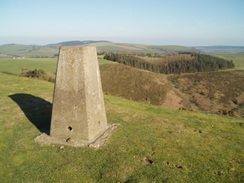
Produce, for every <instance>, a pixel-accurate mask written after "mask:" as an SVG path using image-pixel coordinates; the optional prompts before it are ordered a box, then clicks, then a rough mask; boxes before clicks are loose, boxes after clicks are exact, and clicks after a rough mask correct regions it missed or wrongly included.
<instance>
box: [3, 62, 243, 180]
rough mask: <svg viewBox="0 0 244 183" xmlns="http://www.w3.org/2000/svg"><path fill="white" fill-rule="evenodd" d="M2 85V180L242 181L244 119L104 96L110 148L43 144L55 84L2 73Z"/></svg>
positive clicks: (48, 122) (108, 145)
mask: <svg viewBox="0 0 244 183" xmlns="http://www.w3.org/2000/svg"><path fill="white" fill-rule="evenodd" d="M109 65H112V64H109ZM114 65H115V64H114ZM116 65H117V64H116ZM158 82H164V78H162V80H160V81H158ZM0 87H1V92H0V101H1V102H0V129H1V130H0V139H1V140H0V147H1V148H0V149H1V156H0V165H1V166H0V182H2V183H8V182H46V183H49V182H50V183H51V182H169V183H170V182H172V183H173V182H182V183H183V182H189V183H195V182H236V183H238V182H242V180H243V179H242V174H243V171H242V165H243V146H242V145H243V138H244V137H243V134H244V133H243V132H244V131H243V124H244V122H243V119H241V118H233V117H227V116H225V117H223V116H218V115H212V114H209V113H202V112H190V111H180V110H172V109H164V108H161V107H156V106H153V105H148V104H143V103H139V102H134V101H130V100H126V99H123V98H119V97H113V96H110V95H105V106H106V112H107V117H108V122H109V123H110V124H111V123H119V124H120V126H119V127H118V128H117V129H116V130H115V131H114V133H113V135H112V136H111V137H110V138H109V139H108V140H107V141H106V144H105V146H103V147H101V148H100V149H93V148H88V147H83V148H75V147H64V146H58V145H44V144H41V143H37V142H35V141H34V138H35V137H36V136H38V135H40V134H41V133H42V132H43V131H44V129H48V128H49V126H50V118H51V108H52V104H51V103H52V96H53V83H50V82H46V81H41V80H35V79H29V78H21V77H17V76H11V75H6V74H2V73H0Z"/></svg>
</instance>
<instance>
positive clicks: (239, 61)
mask: <svg viewBox="0 0 244 183" xmlns="http://www.w3.org/2000/svg"><path fill="white" fill-rule="evenodd" d="M212 55H214V56H218V57H220V58H223V59H226V60H233V62H234V64H235V66H236V69H239V70H244V53H215V54H212Z"/></svg>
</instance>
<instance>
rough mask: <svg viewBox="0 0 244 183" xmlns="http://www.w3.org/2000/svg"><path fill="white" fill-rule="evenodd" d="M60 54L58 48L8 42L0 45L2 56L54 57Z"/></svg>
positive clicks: (0, 56)
mask: <svg viewBox="0 0 244 183" xmlns="http://www.w3.org/2000/svg"><path fill="white" fill-rule="evenodd" d="M57 54H58V48H51V47H44V46H33V45H20V44H6V45H2V46H0V58H10V57H53V56H55V55H57Z"/></svg>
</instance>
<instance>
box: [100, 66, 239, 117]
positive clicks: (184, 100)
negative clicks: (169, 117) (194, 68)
mask: <svg viewBox="0 0 244 183" xmlns="http://www.w3.org/2000/svg"><path fill="white" fill-rule="evenodd" d="M100 70H101V78H102V84H103V90H104V92H106V93H108V94H111V95H114V96H119V97H124V98H127V99H131V100H135V101H141V102H144V103H149V104H153V105H157V106H161V107H167V108H173V109H188V110H203V111H209V112H214V113H219V114H229V115H234V116H242V115H244V110H243V109H244V106H243V105H244V86H243V85H241V84H240V83H242V81H243V80H244V71H225V72H206V73H194V74H183V75H162V74H156V73H152V72H149V71H144V70H140V69H136V68H133V67H129V66H125V65H122V64H105V65H101V66H100Z"/></svg>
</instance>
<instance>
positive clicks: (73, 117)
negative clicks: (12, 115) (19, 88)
mask: <svg viewBox="0 0 244 183" xmlns="http://www.w3.org/2000/svg"><path fill="white" fill-rule="evenodd" d="M107 128H108V127H107V118H106V112H105V107H104V98H103V92H102V86H101V77H100V72H99V65H98V60H97V52H96V48H95V47H61V48H60V51H59V59H58V66H57V72H56V83H55V89H54V98H53V109H52V120H51V131H50V136H51V137H54V138H56V139H62V140H65V141H66V142H68V141H77V142H84V143H89V142H93V141H94V140H96V139H97V138H98V137H99V136H101V135H102V134H103V133H104V132H105V131H106V130H107Z"/></svg>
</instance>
